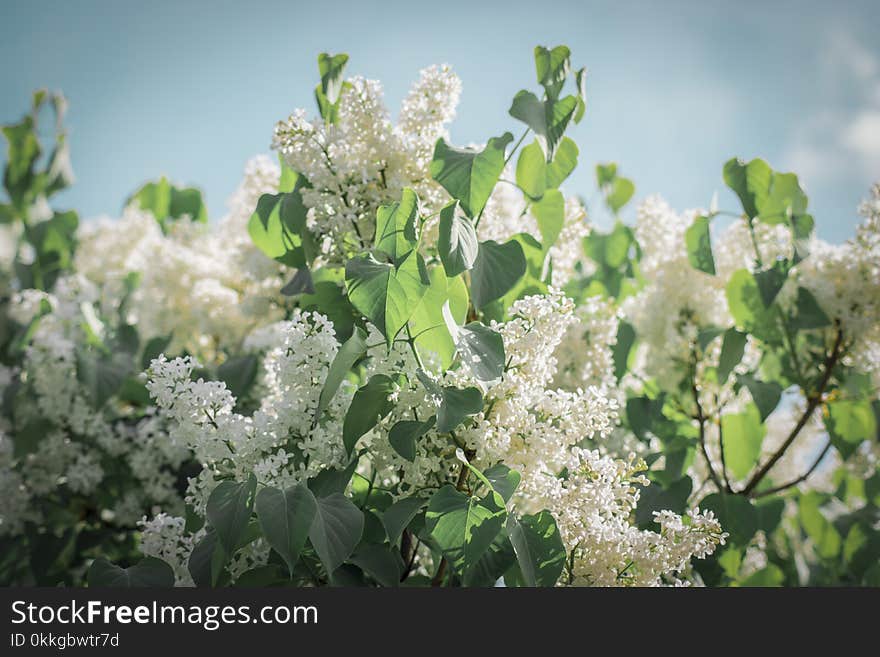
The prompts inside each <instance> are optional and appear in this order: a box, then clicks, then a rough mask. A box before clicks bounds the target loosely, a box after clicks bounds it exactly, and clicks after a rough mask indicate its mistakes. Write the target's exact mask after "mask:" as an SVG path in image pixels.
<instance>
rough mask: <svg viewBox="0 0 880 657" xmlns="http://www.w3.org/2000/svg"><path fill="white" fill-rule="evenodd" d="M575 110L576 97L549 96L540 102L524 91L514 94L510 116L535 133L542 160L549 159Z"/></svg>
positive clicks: (553, 154)
mask: <svg viewBox="0 0 880 657" xmlns="http://www.w3.org/2000/svg"><path fill="white" fill-rule="evenodd" d="M577 109H578V99H577V97H575V96H566V97H565V98H561V99H558V100H557V99H554V98H550V97H548V98H547V100H544V101H541V100H540V99H538V97H537V96H536V95H535V94H533V93H532V92H531V91H525V90H523V91H520V92H518V93H517V94H516V96H514V97H513V103H511V105H510V115H511V116H512V117H513V118H515V119H517V120H519V121H522V122H523V123H525V124H526V125H527V126H529V127H530V128H531V129H532V130H533V131H534V132H535V135H537V137H538V142H539V143H540V144H541V147H542V148H543V149H544V154H545V160H546V161H547V162H552V161H553V159H554V156H555V154H556V149H557V146H558V145H559V142H560V141H561V140H562V137H563V134H564V133H565V129H566V128H567V127H568V124H569V122H570V121H571V119H572V117H573V116H574V113H575V112H576V111H577Z"/></svg>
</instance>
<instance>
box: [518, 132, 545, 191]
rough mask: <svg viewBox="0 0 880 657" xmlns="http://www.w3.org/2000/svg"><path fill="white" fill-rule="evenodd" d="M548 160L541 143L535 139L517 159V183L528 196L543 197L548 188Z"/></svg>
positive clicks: (521, 151)
mask: <svg viewBox="0 0 880 657" xmlns="http://www.w3.org/2000/svg"><path fill="white" fill-rule="evenodd" d="M547 166H548V165H547V160H546V158H545V157H544V150H543V149H542V148H541V144H539V143H538V142H537V141H533V142H532V143H531V144H529V145H528V146H525V147H523V149H522V150H520V152H519V159H517V161H516V184H517V185H519V187H520V189H521V190H522V191H523V193H524V194H525V195H526V196H529V197H531V198H533V199H538V198H541V197H542V196H543V195H544V190H546V189H547V178H548V171H547Z"/></svg>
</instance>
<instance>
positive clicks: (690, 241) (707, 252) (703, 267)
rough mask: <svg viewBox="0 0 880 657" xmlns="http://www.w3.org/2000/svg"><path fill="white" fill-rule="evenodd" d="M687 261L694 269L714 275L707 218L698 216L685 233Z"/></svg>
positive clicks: (713, 261) (713, 259)
mask: <svg viewBox="0 0 880 657" xmlns="http://www.w3.org/2000/svg"><path fill="white" fill-rule="evenodd" d="M685 243H686V244H687V254H688V261H689V262H690V263H691V266H692V267H693V268H694V269H699V270H700V271H702V272H706V273H707V274H711V275H712V276H714V275H715V258H714V257H712V240H711V237H710V235H709V218H708V217H705V216H699V217H697V218H696V219H695V220H694V223H693V224H691V225H690V226H689V227H688V229H687V231H685Z"/></svg>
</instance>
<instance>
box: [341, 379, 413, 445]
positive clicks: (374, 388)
mask: <svg viewBox="0 0 880 657" xmlns="http://www.w3.org/2000/svg"><path fill="white" fill-rule="evenodd" d="M398 385H399V383H398V382H397V381H395V380H394V379H392V378H391V377H389V376H386V375H385V374H374V375H373V376H372V377H370V380H369V381H367V383H366V384H364V385H363V386H361V387H360V388H358V389H357V392H355V393H354V397H353V398H352V400H351V406H349V407H348V412H347V413H346V414H345V421H344V422H343V425H342V441H343V443H345V449H346V451H347V452H348V453H349V454H351V452H352V450H353V449H354V446H355V444H356V443H357V441H358V440H359V439H360V437H361V436H363V435H364V434H365V433H367V432H368V431H369V430H370V429H372V428H373V427H375V426H376V424H377V423H378V422H379V420H381V419H382V418H384V417H385V416H386V415H388V414H389V413H390V412H391V410H392V409H393V408H394V402H392V401H391V400H390V399H389V397H390V396H391V394H392V393H393V392H394V391H395V390H397V389H398Z"/></svg>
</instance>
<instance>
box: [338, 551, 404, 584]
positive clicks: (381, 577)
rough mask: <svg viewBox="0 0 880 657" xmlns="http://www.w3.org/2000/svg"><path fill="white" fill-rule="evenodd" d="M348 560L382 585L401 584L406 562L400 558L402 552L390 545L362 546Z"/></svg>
mask: <svg viewBox="0 0 880 657" xmlns="http://www.w3.org/2000/svg"><path fill="white" fill-rule="evenodd" d="M348 561H349V563H353V564H354V565H355V566H357V567H358V568H360V569H361V570H363V571H364V572H365V573H367V574H368V575H369V576H370V577H372V578H373V579H374V580H376V582H378V583H379V584H380V585H381V586H389V587H394V586H398V585H399V584H400V574H401V572H402V571H403V567H404V564H403V561H402V560H401V558H400V552H397V551H395V550H392V549H391V548H390V547H389V546H388V545H364V546H361V547H360V548H358V550H357V552H355V553H354V554H353V555H352V556H351V557H350V558H349V559H348Z"/></svg>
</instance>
